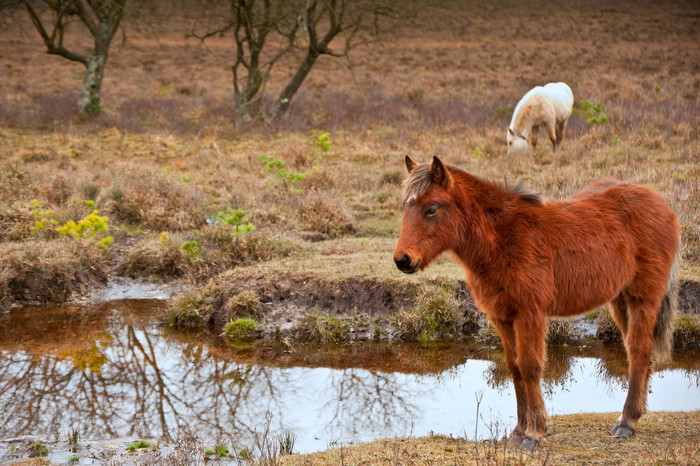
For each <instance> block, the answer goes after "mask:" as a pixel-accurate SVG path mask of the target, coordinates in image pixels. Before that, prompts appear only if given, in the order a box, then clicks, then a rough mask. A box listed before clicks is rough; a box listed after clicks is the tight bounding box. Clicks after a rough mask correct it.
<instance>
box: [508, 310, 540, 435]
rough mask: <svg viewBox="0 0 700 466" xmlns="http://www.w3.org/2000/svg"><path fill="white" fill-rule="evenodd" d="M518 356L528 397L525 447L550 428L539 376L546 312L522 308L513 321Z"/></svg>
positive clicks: (518, 363) (517, 360)
mask: <svg viewBox="0 0 700 466" xmlns="http://www.w3.org/2000/svg"><path fill="white" fill-rule="evenodd" d="M513 328H514V330H515V341H516V342H517V345H516V352H517V359H516V363H517V365H518V369H519V371H520V374H521V376H522V378H523V382H524V385H525V397H526V400H527V428H526V430H525V440H523V443H522V445H523V447H524V448H534V447H536V446H537V445H539V443H540V441H541V440H542V439H543V438H544V435H545V433H546V432H547V413H546V411H545V409H544V399H543V398H542V388H541V386H540V380H541V378H542V369H543V367H544V359H545V351H546V346H545V336H546V332H547V326H546V319H545V315H544V313H543V312H531V313H524V312H520V313H519V314H518V315H517V316H516V317H515V320H514V321H513Z"/></svg>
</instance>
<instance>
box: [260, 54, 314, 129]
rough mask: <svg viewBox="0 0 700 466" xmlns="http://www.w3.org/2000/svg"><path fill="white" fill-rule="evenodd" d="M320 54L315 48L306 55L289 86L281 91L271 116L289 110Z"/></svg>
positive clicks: (277, 115)
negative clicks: (293, 98) (290, 103)
mask: <svg viewBox="0 0 700 466" xmlns="http://www.w3.org/2000/svg"><path fill="white" fill-rule="evenodd" d="M318 56H319V53H318V52H316V51H314V50H309V51H308V53H307V54H306V57H304V61H303V62H302V63H301V65H299V68H298V69H297V72H296V73H295V74H294V77H293V78H292V80H291V81H289V84H287V86H286V87H285V88H284V89H282V92H280V95H279V97H278V98H277V102H275V106H274V107H272V110H271V111H270V117H271V118H273V119H274V118H278V117H280V116H282V114H283V113H284V112H286V111H287V108H289V102H290V101H291V100H292V97H294V94H296V92H297V91H298V90H299V88H300V87H301V84H302V83H303V82H304V79H305V78H306V76H307V75H308V74H309V72H310V71H311V68H312V67H313V66H314V63H315V62H316V59H317V58H318Z"/></svg>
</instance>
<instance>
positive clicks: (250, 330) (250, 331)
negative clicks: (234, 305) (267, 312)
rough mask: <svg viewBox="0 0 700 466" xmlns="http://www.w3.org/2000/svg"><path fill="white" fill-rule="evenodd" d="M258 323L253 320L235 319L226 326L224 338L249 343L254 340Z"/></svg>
mask: <svg viewBox="0 0 700 466" xmlns="http://www.w3.org/2000/svg"><path fill="white" fill-rule="evenodd" d="M257 331H258V323H257V322H256V321H255V320H254V319H236V320H234V321H231V322H229V323H228V324H226V328H225V330H224V336H226V338H228V339H230V340H234V341H250V340H253V339H255V337H256V336H257Z"/></svg>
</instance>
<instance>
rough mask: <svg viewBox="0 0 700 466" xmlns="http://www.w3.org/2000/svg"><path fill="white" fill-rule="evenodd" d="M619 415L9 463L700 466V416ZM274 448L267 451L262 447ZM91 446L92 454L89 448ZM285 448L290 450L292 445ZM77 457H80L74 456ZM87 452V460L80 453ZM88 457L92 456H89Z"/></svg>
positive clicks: (35, 451)
mask: <svg viewBox="0 0 700 466" xmlns="http://www.w3.org/2000/svg"><path fill="white" fill-rule="evenodd" d="M616 418H617V414H616V413H595V414H570V415H565V416H553V417H551V418H550V429H549V432H550V434H549V436H548V437H547V439H546V440H545V442H544V443H543V444H542V445H541V446H540V447H539V448H538V449H536V450H534V451H528V450H523V449H521V448H520V447H519V446H517V445H511V444H509V443H508V441H507V439H503V438H501V437H502V434H503V432H496V431H497V430H498V426H495V425H491V426H490V428H491V429H492V430H493V432H490V433H489V435H490V436H492V439H489V440H481V441H478V442H474V441H472V440H469V439H470V438H473V437H472V436H473V433H471V434H470V433H465V434H464V436H463V437H462V436H458V437H452V436H449V437H448V436H444V435H431V436H427V437H402V438H391V439H382V440H376V441H374V442H369V443H365V444H359V445H338V446H333V447H332V448H329V449H328V450H325V451H320V452H315V453H309V454H291V455H289V454H283V453H281V452H280V450H279V449H278V446H279V444H278V443H276V442H279V441H281V440H282V439H277V438H276V437H273V436H267V437H264V438H261V439H260V445H259V447H261V448H263V450H260V449H259V448H258V449H256V448H253V449H250V450H244V451H234V450H233V449H232V446H231V445H227V444H226V443H225V442H211V441H210V442H206V441H202V440H201V439H197V438H195V437H192V436H183V437H182V438H179V439H178V441H177V442H173V443H172V444H165V443H160V442H155V441H147V440H143V439H142V440H138V441H135V440H127V439H116V440H114V441H111V442H94V441H90V440H86V439H81V438H79V437H76V438H74V439H72V440H71V441H61V442H57V441H52V440H42V439H36V438H30V439H26V441H25V442H20V441H18V442H15V443H14V444H13V445H12V446H11V447H10V448H9V449H8V451H3V452H2V454H3V455H4V456H3V458H4V459H8V460H9V459H12V461H13V464H28V465H29V464H53V463H54V462H61V463H63V462H66V461H78V460H80V458H81V457H83V456H85V457H86V458H89V457H91V456H93V455H98V456H99V457H100V458H103V459H107V458H108V459H109V460H111V461H118V462H126V463H128V464H153V463H157V464H163V465H179V464H203V463H205V461H208V462H212V461H213V462H216V463H217V464H238V465H251V466H252V465H289V466H291V465H299V466H301V465H348V466H350V465H360V464H372V465H448V464H449V465H454V464H493V465H507V464H523V465H525V464H532V465H535V464H623V465H638V464H664V465H665V464H697V463H698V462H699V461H700V427H699V426H700V412H698V411H694V412H651V413H647V414H646V415H645V416H644V417H643V418H642V420H641V421H640V423H639V428H638V431H637V434H636V435H635V436H634V437H632V438H631V439H629V440H624V441H620V440H616V439H614V438H613V437H612V436H611V435H610V434H609V433H608V432H607V430H608V428H609V427H610V426H611V425H612V424H613V423H614V422H615V419H616ZM268 444H269V445H274V446H272V447H271V448H270V449H267V448H265V445H268ZM86 447H87V450H86ZM285 448H293V440H291V441H289V442H288V443H287V444H286V445H285ZM76 452H79V453H76ZM81 453H82V455H81ZM86 455H87V456H86Z"/></svg>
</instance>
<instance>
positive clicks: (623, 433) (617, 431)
mask: <svg viewBox="0 0 700 466" xmlns="http://www.w3.org/2000/svg"><path fill="white" fill-rule="evenodd" d="M610 433H611V434H613V435H614V436H615V438H622V439H627V438H630V437H632V436H633V435H634V427H632V426H630V425H628V424H625V423H624V422H621V421H620V420H619V419H618V421H617V422H616V423H615V425H614V426H612V429H610Z"/></svg>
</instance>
